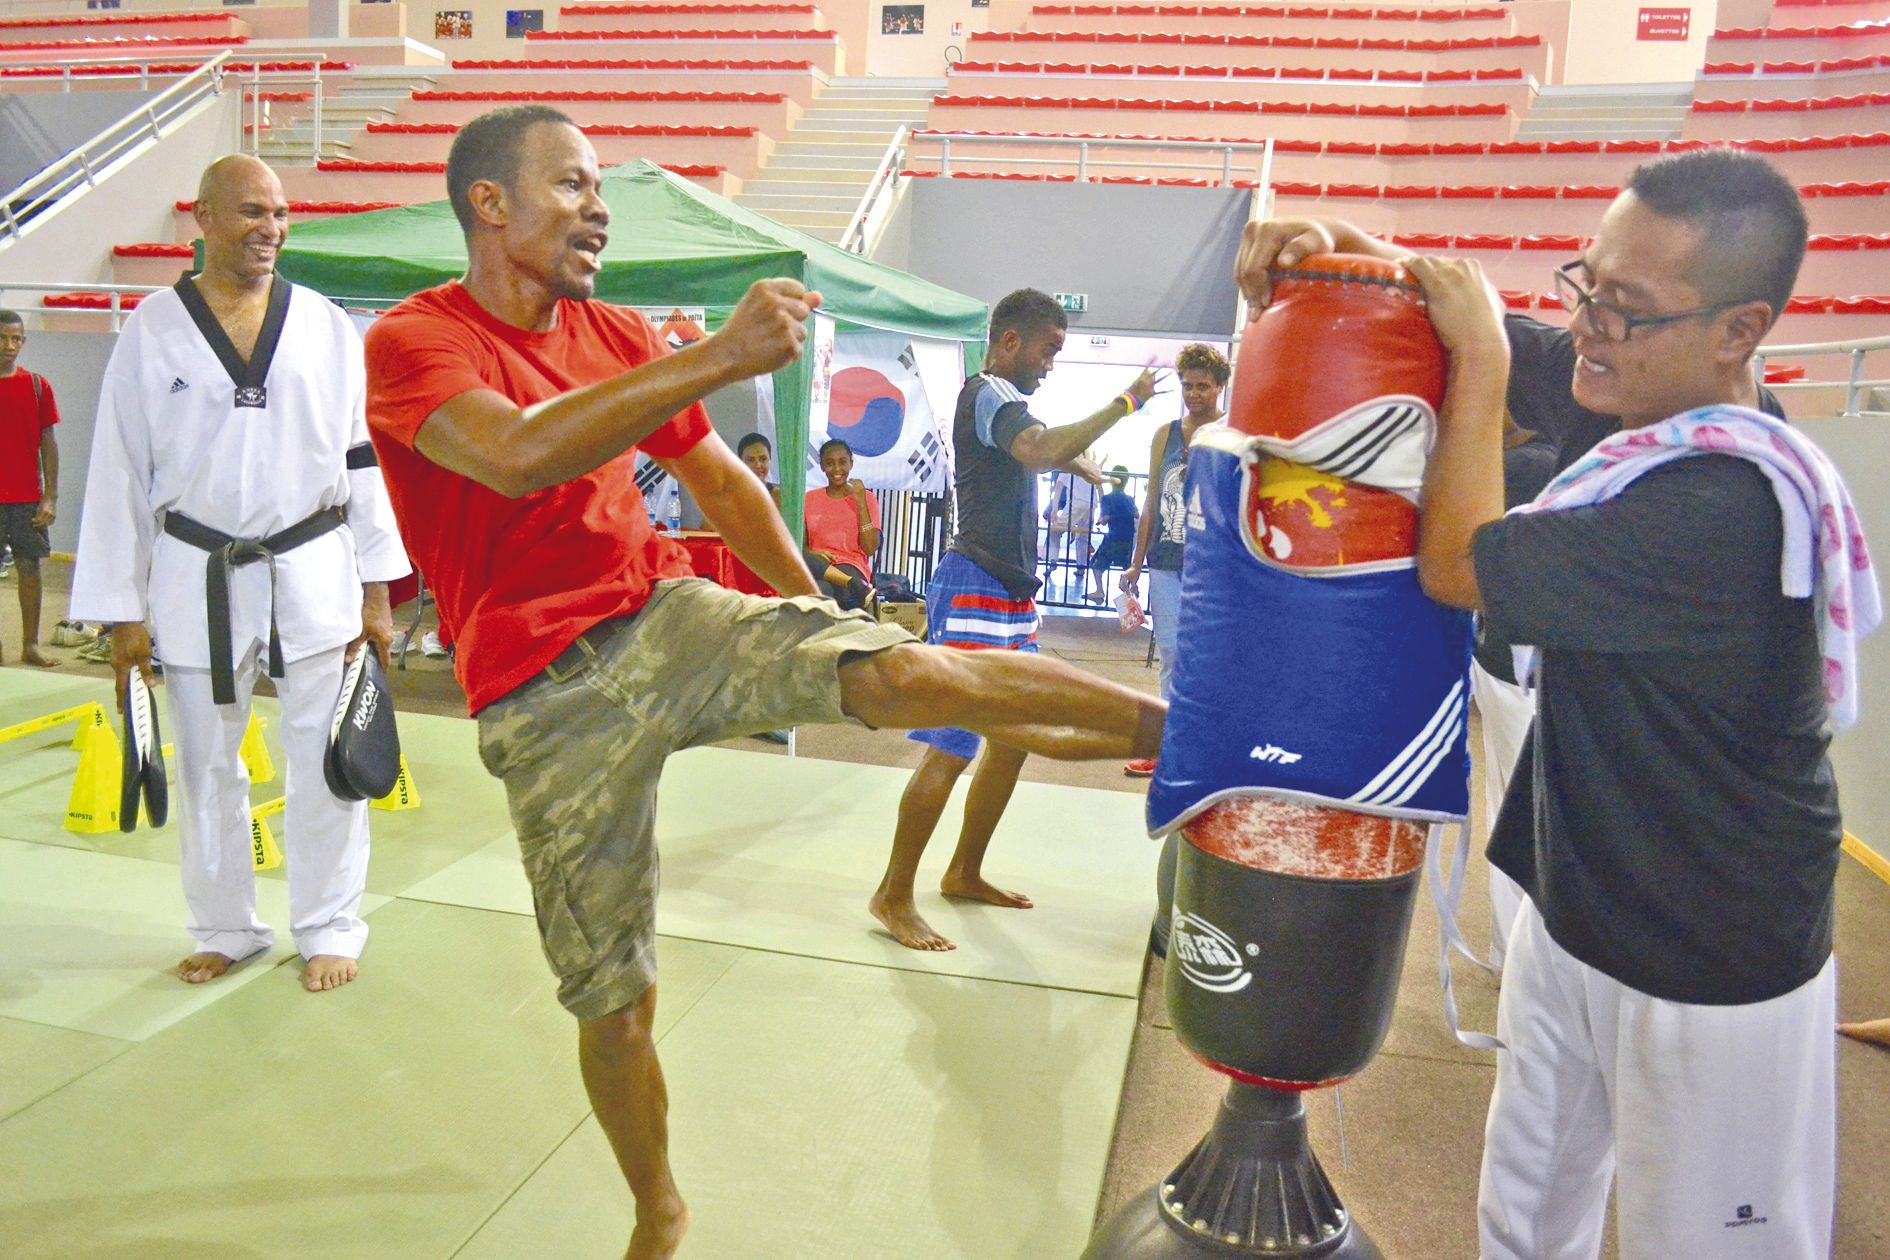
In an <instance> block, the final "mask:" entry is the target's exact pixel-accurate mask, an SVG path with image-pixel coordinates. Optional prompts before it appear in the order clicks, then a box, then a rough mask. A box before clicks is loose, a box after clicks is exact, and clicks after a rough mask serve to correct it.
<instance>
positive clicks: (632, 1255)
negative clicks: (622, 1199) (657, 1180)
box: [623, 1197, 689, 1260]
mask: <svg viewBox="0 0 1890 1260" xmlns="http://www.w3.org/2000/svg"><path fill="white" fill-rule="evenodd" d="M688 1232H689V1207H688V1205H687V1204H685V1203H684V1202H683V1201H682V1200H681V1199H680V1198H675V1197H672V1198H671V1199H670V1201H669V1202H668V1203H667V1204H664V1205H663V1206H662V1207H659V1208H652V1209H650V1210H648V1211H646V1210H645V1209H644V1207H643V1205H642V1204H641V1203H639V1204H637V1227H636V1228H635V1229H634V1230H632V1231H631V1233H630V1250H628V1251H626V1252H624V1253H623V1260H669V1258H670V1257H671V1256H673V1255H675V1254H676V1248H678V1247H680V1246H681V1245H682V1240H683V1235H684V1234H686V1233H688Z"/></svg>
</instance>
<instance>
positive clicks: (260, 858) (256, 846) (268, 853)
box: [249, 806, 282, 871]
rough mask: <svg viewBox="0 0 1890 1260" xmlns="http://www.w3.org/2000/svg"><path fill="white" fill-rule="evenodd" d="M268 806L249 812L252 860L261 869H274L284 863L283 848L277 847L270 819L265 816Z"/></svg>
mask: <svg viewBox="0 0 1890 1260" xmlns="http://www.w3.org/2000/svg"><path fill="white" fill-rule="evenodd" d="M266 808H267V807H266V806H263V807H259V808H257V809H253V810H251V811H250V814H249V849H250V861H251V864H252V865H254V866H255V868H256V869H257V870H259V871H272V870H274V869H275V868H276V867H278V866H281V865H282V850H281V849H279V848H277V847H276V838H275V836H274V835H273V834H272V833H271V832H270V830H269V820H268V819H267V818H265V817H264V810H265V809H266Z"/></svg>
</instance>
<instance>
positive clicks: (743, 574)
mask: <svg viewBox="0 0 1890 1260" xmlns="http://www.w3.org/2000/svg"><path fill="white" fill-rule="evenodd" d="M664 537H666V538H673V539H675V540H676V541H677V542H679V543H681V544H682V545H683V546H684V547H685V548H686V549H687V550H688V552H689V567H690V568H691V569H692V570H694V571H695V574H696V576H697V577H705V578H708V579H709V580H710V581H711V582H714V583H716V584H717V585H719V586H726V587H728V588H729V589H730V590H732V591H740V592H741V593H742V594H744V595H773V594H775V590H774V588H773V587H771V586H769V585H768V584H767V583H766V582H764V581H762V580H761V579H760V578H759V577H757V576H756V575H755V571H754V570H753V569H750V568H749V567H748V566H747V565H745V564H743V563H742V562H741V561H740V560H737V559H736V558H735V553H734V552H732V551H730V550H729V549H728V544H727V543H725V542H723V541H722V536H721V535H720V534H717V533H713V532H711V531H709V530H693V529H692V530H682V531H678V532H673V533H672V532H667V531H666V532H665V534H664Z"/></svg>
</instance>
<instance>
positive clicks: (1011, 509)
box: [951, 373, 1043, 599]
mask: <svg viewBox="0 0 1890 1260" xmlns="http://www.w3.org/2000/svg"><path fill="white" fill-rule="evenodd" d="M1042 423H1043V422H1042V421H1041V420H1038V419H1037V418H1036V417H1034V416H1032V415H1031V414H1030V408H1029V406H1028V405H1027V404H1026V403H1025V402H1024V396H1023V394H1022V393H1020V392H1019V391H1018V389H1017V387H1016V386H1015V385H1013V384H1011V383H1010V382H1009V381H1007V380H1004V379H1003V378H1002V377H996V376H989V375H986V374H984V373H979V374H978V375H977V376H974V377H972V378H971V379H970V380H968V381H966V382H965V387H964V389H962V390H960V391H959V393H958V410H957V413H956V415H954V416H953V418H952V455H953V458H954V460H955V462H956V466H957V479H956V480H955V481H954V482H953V484H952V526H953V529H954V531H955V532H954V533H953V535H952V547H951V549H952V550H953V551H956V552H958V553H959V554H960V555H963V556H965V557H967V558H969V559H970V560H972V561H973V562H974V563H976V564H977V566H978V567H979V568H981V569H983V570H984V571H985V572H986V573H989V574H990V575H991V576H992V577H994V578H996V579H997V580H998V581H999V582H1001V583H1003V585H1004V589H1005V590H1006V591H1008V592H1010V595H1011V598H1012V599H1029V598H1030V597H1032V596H1034V595H1035V594H1036V593H1037V575H1036V573H1035V569H1036V567H1037V522H1036V518H1035V517H1034V516H1033V515H1032V514H1031V508H1032V507H1033V506H1035V504H1036V499H1037V478H1036V474H1034V473H1032V472H1031V471H1030V469H1028V468H1026V467H1025V466H1024V465H1022V464H1020V463H1018V462H1017V460H1015V459H1013V458H1012V457H1011V443H1012V442H1014V441H1016V440H1017V436H1018V434H1020V433H1022V432H1023V431H1024V430H1026V429H1029V428H1031V427H1033V426H1035V425H1039V424H1042Z"/></svg>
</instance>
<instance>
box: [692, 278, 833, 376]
mask: <svg viewBox="0 0 1890 1260" xmlns="http://www.w3.org/2000/svg"><path fill="white" fill-rule="evenodd" d="M819 306H820V294H818V293H815V292H813V291H812V290H809V289H806V288H803V287H802V286H801V284H800V282H799V281H796V280H757V281H755V283H754V284H752V285H750V286H749V287H748V292H747V293H744V294H743V295H742V300H741V302H740V303H739V304H737V306H736V307H735V309H734V311H732V312H731V313H730V314H729V317H728V322H727V323H726V324H723V325H722V330H721V331H720V332H718V333H716V334H715V336H713V337H711V338H709V341H710V343H711V344H713V345H714V347H715V348H716V349H717V350H718V351H720V352H721V353H722V354H723V355H725V356H726V357H727V358H728V361H729V363H730V364H731V365H732V366H733V367H734V368H735V370H736V371H737V372H738V373H739V374H740V375H742V376H744V377H747V376H762V375H765V374H767V373H769V372H773V371H775V370H777V369H779V368H783V367H786V366H787V365H788V364H790V363H792V362H794V360H795V359H797V358H799V357H800V354H801V346H802V344H803V343H804V342H805V341H806V340H807V318H808V316H810V315H812V314H813V313H814V311H815V309H816V308H818V307H819Z"/></svg>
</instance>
